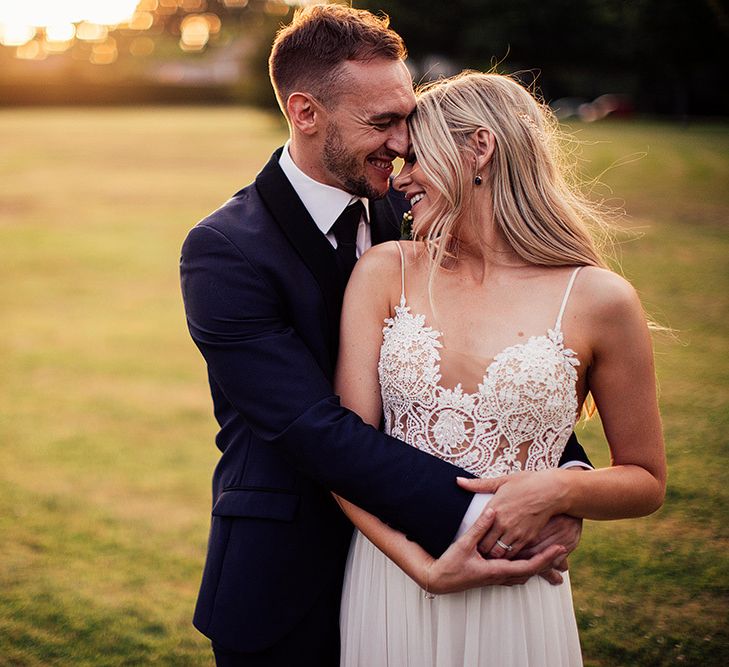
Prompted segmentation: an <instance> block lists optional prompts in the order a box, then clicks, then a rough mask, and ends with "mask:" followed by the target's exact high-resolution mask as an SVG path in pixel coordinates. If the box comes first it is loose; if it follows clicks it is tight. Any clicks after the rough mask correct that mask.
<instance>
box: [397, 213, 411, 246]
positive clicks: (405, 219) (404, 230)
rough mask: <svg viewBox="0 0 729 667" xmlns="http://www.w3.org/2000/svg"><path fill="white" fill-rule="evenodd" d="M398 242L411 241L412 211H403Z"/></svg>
mask: <svg viewBox="0 0 729 667" xmlns="http://www.w3.org/2000/svg"><path fill="white" fill-rule="evenodd" d="M400 240H401V241H412V240H413V214H412V211H405V213H403V214H402V222H401V223H400Z"/></svg>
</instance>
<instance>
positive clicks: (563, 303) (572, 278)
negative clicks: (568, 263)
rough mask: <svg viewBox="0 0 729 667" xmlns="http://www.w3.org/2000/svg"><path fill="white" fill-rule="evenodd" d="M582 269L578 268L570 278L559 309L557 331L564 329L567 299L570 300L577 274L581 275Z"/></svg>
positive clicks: (555, 327) (555, 326)
mask: <svg viewBox="0 0 729 667" xmlns="http://www.w3.org/2000/svg"><path fill="white" fill-rule="evenodd" d="M581 268H582V267H581V266H578V267H577V268H576V269H575V270H574V271H573V272H572V275H571V276H570V281H569V282H568V283H567V289H566V290H565V291H564V298H563V299H562V305H561V306H560V309H559V315H557V323H556V324H555V325H554V329H555V331H560V330H561V328H562V315H564V309H565V306H566V305H567V299H569V296H570V292H571V291H572V285H574V284H575V278H577V274H578V273H579V271H580V269H581Z"/></svg>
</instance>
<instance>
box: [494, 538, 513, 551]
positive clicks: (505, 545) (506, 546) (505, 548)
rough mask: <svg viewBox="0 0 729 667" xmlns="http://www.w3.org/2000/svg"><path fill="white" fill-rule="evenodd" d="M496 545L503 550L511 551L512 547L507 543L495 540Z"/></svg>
mask: <svg viewBox="0 0 729 667" xmlns="http://www.w3.org/2000/svg"><path fill="white" fill-rule="evenodd" d="M496 544H497V546H500V547H501V548H502V549H503V550H504V551H507V552H508V551H511V550H512V549H513V548H514V547H512V546H511V545H509V544H504V543H503V542H502V541H501V540H496Z"/></svg>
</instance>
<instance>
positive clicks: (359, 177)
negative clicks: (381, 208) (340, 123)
mask: <svg viewBox="0 0 729 667" xmlns="http://www.w3.org/2000/svg"><path fill="white" fill-rule="evenodd" d="M322 159H323V161H324V166H325V167H326V168H327V169H328V170H329V172H330V173H331V174H332V175H334V176H335V177H336V178H337V179H338V180H339V182H340V183H341V184H342V185H343V186H344V190H346V191H347V192H349V193H350V194H353V195H356V196H357V197H366V198H367V199H382V198H383V197H384V196H385V195H386V194H387V191H385V192H379V191H377V190H375V188H374V187H373V186H372V184H371V183H370V182H369V181H368V180H367V178H366V177H365V175H364V173H362V167H361V165H360V163H359V160H358V158H357V157H356V156H355V155H353V154H352V153H350V152H349V151H348V150H347V147H346V146H345V145H344V142H343V141H342V135H341V134H340V133H339V128H338V127H337V125H336V124H335V123H329V124H328V125H327V134H326V137H325V139H324V152H323V154H322Z"/></svg>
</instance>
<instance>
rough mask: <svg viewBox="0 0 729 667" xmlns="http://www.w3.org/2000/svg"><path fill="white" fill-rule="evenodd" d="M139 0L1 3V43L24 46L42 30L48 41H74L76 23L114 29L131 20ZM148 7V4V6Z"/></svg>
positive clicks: (15, 0) (8, 0)
mask: <svg viewBox="0 0 729 667" xmlns="http://www.w3.org/2000/svg"><path fill="white" fill-rule="evenodd" d="M139 4H140V0H104V1H103V2H99V1H98V0H61V1H59V0H23V1H22V2H18V0H0V44H3V45H5V46H21V45H23V44H25V43H27V42H30V41H31V40H32V39H33V37H34V36H35V34H36V31H37V29H39V28H42V29H44V30H45V32H46V35H48V38H49V41H56V42H59V43H60V42H67V41H69V40H70V39H72V38H73V32H72V31H74V30H75V28H74V24H77V23H81V22H85V23H86V24H87V25H97V26H114V25H118V24H120V23H126V22H128V21H130V20H131V19H132V17H133V16H134V12H135V10H136V8H137V5H139ZM145 4H149V3H145Z"/></svg>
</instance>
